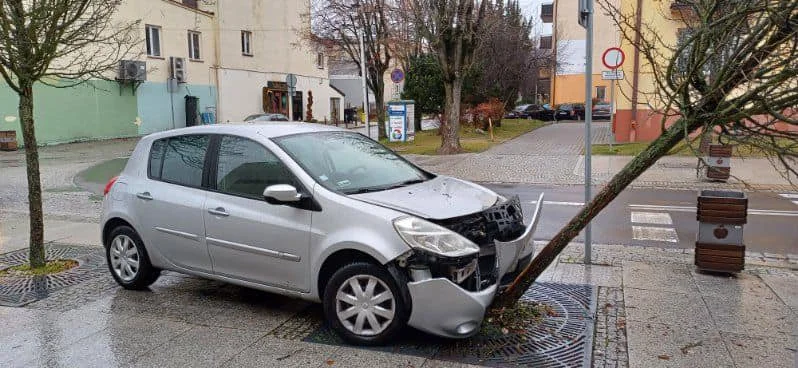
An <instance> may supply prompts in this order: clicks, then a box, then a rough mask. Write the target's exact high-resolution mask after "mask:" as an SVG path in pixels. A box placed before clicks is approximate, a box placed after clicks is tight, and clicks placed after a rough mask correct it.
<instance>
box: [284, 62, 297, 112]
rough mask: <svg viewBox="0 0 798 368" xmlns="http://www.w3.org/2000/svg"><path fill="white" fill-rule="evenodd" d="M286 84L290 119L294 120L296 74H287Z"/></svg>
mask: <svg viewBox="0 0 798 368" xmlns="http://www.w3.org/2000/svg"><path fill="white" fill-rule="evenodd" d="M285 84H286V85H287V86H288V94H289V96H288V121H294V106H293V105H294V94H296V75H294V74H291V73H288V74H287V75H286V76H285Z"/></svg>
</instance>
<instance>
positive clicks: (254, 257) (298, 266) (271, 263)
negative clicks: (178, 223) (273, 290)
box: [204, 135, 311, 291]
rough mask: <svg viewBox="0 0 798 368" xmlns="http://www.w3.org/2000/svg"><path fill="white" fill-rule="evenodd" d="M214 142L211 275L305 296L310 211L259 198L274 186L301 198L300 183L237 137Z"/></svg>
mask: <svg viewBox="0 0 798 368" xmlns="http://www.w3.org/2000/svg"><path fill="white" fill-rule="evenodd" d="M218 139H219V141H218V144H215V146H217V147H218V148H215V149H214V152H217V153H215V154H214V156H215V160H214V161H215V163H213V164H211V166H212V170H211V175H210V182H209V184H210V188H211V189H212V190H211V191H210V192H209V193H208V199H207V201H206V202H205V211H204V216H205V236H206V241H207V243H208V249H209V251H210V254H211V259H212V260H213V271H214V273H216V274H218V275H220V276H225V277H233V278H236V279H239V280H244V281H249V282H255V283H259V284H265V285H270V286H276V287H280V288H283V289H289V290H296V291H308V290H309V286H310V284H309V264H310V263H309V260H308V257H309V254H310V225H311V211H309V210H306V209H302V208H298V207H292V206H288V205H281V204H270V203H268V202H267V201H266V200H265V199H264V198H263V191H264V189H266V187H267V186H270V185H276V184H290V185H293V186H294V187H296V188H297V189H298V190H299V191H300V193H302V192H303V189H302V187H301V185H300V183H299V182H298V180H296V179H295V177H294V176H293V174H292V173H291V172H290V170H289V169H288V168H286V167H285V165H284V164H283V163H282V161H280V159H279V158H278V157H277V156H275V155H274V154H273V153H272V152H271V151H269V150H268V149H267V148H266V147H264V146H263V145H261V144H260V143H258V142H255V141H253V140H250V139H248V138H244V137H238V136H227V135H225V136H220V137H219V138H218ZM306 194H307V193H306Z"/></svg>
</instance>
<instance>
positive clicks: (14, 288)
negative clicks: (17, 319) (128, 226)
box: [0, 244, 107, 307]
mask: <svg viewBox="0 0 798 368" xmlns="http://www.w3.org/2000/svg"><path fill="white" fill-rule="evenodd" d="M46 254H47V259H48V260H52V259H72V260H75V261H77V262H78V266H77V267H75V268H72V269H69V270H67V271H64V272H61V273H58V274H55V275H44V276H7V277H2V278H0V305H2V306H7V307H21V306H23V305H26V304H29V303H32V302H35V301H37V300H41V299H44V298H46V297H48V296H49V295H50V294H51V293H52V292H54V291H57V290H60V289H63V288H66V287H69V286H72V285H76V284H79V283H81V282H83V281H87V280H91V279H94V278H96V277H100V276H104V275H105V274H106V273H107V268H106V267H105V257H104V256H103V253H102V249H98V248H89V247H81V246H75V245H62V244H48V245H47V246H46ZM27 262H28V250H27V249H22V250H18V251H14V252H11V253H6V254H0V268H3V269H4V268H8V267H12V266H17V265H21V264H24V263H27Z"/></svg>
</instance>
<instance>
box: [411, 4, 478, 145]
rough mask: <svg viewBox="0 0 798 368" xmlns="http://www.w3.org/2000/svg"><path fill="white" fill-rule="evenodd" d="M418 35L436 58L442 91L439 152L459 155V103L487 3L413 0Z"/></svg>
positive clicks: (472, 59)
mask: <svg viewBox="0 0 798 368" xmlns="http://www.w3.org/2000/svg"><path fill="white" fill-rule="evenodd" d="M412 1H413V12H414V15H415V17H414V19H415V23H416V26H417V30H418V35H419V36H421V37H423V38H424V40H426V42H427V44H428V45H429V48H430V50H432V52H433V53H435V55H436V56H437V58H438V63H439V64H440V66H441V72H442V75H443V87H444V92H445V103H444V115H445V116H444V119H442V121H441V128H440V133H441V147H440V148H439V149H438V153H441V154H453V153H460V152H462V150H463V148H462V146H460V102H461V95H462V91H463V82H464V80H465V77H466V73H467V72H468V70H469V69H470V67H471V65H472V63H473V61H474V53H475V51H476V49H477V45H478V42H479V33H480V32H482V30H483V20H484V19H485V13H486V8H487V5H488V3H489V0H481V1H480V0H412Z"/></svg>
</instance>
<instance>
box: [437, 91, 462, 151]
mask: <svg viewBox="0 0 798 368" xmlns="http://www.w3.org/2000/svg"><path fill="white" fill-rule="evenodd" d="M443 87H444V88H443V89H444V90H445V92H446V101H445V106H444V114H445V116H444V119H443V121H441V129H440V134H441V148H439V149H438V153H439V154H442V155H451V154H455V153H461V152H463V147H462V146H460V95H461V94H462V92H463V80H462V78H455V80H454V81H451V82H444V83H443Z"/></svg>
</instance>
